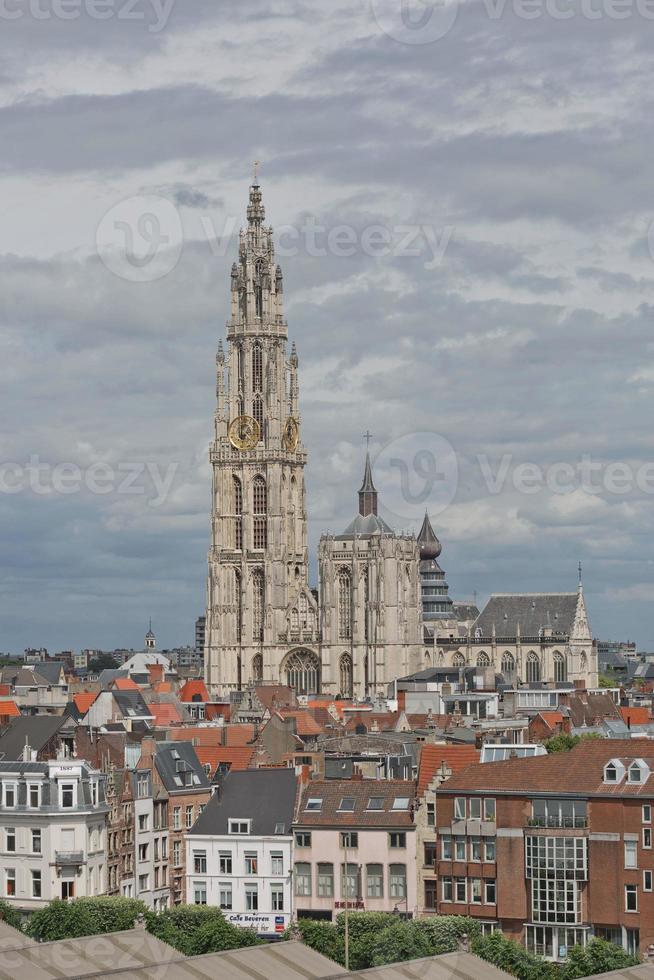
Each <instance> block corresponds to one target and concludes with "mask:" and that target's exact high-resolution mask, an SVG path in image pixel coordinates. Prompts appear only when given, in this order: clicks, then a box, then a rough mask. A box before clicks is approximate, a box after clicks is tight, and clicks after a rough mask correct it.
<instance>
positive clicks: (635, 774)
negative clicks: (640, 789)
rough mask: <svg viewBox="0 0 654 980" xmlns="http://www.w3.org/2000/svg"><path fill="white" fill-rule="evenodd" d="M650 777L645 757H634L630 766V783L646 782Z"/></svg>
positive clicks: (628, 779)
mask: <svg viewBox="0 0 654 980" xmlns="http://www.w3.org/2000/svg"><path fill="white" fill-rule="evenodd" d="M648 778H649V766H648V765H647V763H646V762H645V760H644V759H634V761H633V762H632V763H631V765H630V766H629V770H628V775H627V781H628V782H630V783H644V782H646V780H647V779H648Z"/></svg>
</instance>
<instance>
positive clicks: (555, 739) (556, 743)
mask: <svg viewBox="0 0 654 980" xmlns="http://www.w3.org/2000/svg"><path fill="white" fill-rule="evenodd" d="M591 738H601V735H598V734H597V732H587V733H585V734H584V735H568V734H566V732H561V733H560V734H559V735H553V736H552V738H548V740H547V741H546V742H545V743H544V745H545V748H546V749H547V751H548V752H569V751H570V749H574V747H575V745H579V743H580V742H585V741H587V740H588V739H591Z"/></svg>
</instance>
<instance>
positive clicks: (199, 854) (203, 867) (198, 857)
mask: <svg viewBox="0 0 654 980" xmlns="http://www.w3.org/2000/svg"><path fill="white" fill-rule="evenodd" d="M193 873H194V874H196V875H206V873H207V852H206V851H193ZM195 904H196V905H197V904H198V903H197V902H196V903H195Z"/></svg>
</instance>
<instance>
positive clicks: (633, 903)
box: [624, 885, 638, 912]
mask: <svg viewBox="0 0 654 980" xmlns="http://www.w3.org/2000/svg"><path fill="white" fill-rule="evenodd" d="M624 907H625V912H637V911H638V886H637V885H625V886H624Z"/></svg>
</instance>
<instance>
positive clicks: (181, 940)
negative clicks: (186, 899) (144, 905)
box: [146, 905, 259, 956]
mask: <svg viewBox="0 0 654 980" xmlns="http://www.w3.org/2000/svg"><path fill="white" fill-rule="evenodd" d="M146 925H147V929H148V932H151V933H152V935H153V936H156V937H157V939H161V940H162V942H165V943H168V945H169V946H174V947H175V949H178V950H179V951H180V953H184V955H185V956H195V955H197V954H198V953H210V952H216V951H218V950H221V949H239V948H240V947H241V946H252V945H254V944H255V943H258V942H259V939H258V938H257V936H256V934H255V933H254V932H253V931H252V930H251V929H240V928H239V927H238V926H233V925H231V923H229V922H227V920H226V919H225V916H224V915H223V914H222V912H221V911H220V909H219V908H216V907H215V906H213V905H176V906H174V908H172V909H166V910H165V911H163V912H159V913H158V914H157V913H155V912H151V911H148V912H147V913H146ZM226 943H227V944H228V945H224V944H226Z"/></svg>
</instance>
